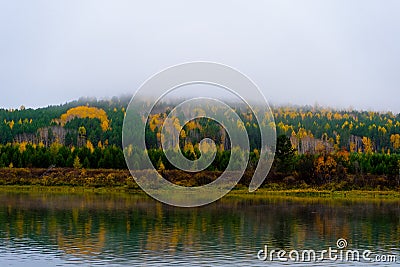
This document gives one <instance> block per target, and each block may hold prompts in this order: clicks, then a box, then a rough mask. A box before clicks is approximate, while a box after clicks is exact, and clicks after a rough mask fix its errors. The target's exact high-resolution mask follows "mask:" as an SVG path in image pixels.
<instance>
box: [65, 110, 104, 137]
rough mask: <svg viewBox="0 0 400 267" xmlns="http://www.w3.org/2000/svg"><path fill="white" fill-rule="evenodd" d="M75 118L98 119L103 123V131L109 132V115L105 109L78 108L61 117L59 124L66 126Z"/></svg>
mask: <svg viewBox="0 0 400 267" xmlns="http://www.w3.org/2000/svg"><path fill="white" fill-rule="evenodd" d="M74 118H89V119H95V118H97V119H99V120H100V122H101V129H102V130H103V131H107V129H108V128H109V124H110V122H109V120H108V117H107V113H106V112H105V111H104V110H103V109H100V108H96V107H87V106H78V107H75V108H71V109H69V110H68V111H67V112H66V113H64V114H62V115H61V117H60V119H59V122H60V123H61V125H65V124H66V123H67V122H69V121H71V120H72V119H74Z"/></svg>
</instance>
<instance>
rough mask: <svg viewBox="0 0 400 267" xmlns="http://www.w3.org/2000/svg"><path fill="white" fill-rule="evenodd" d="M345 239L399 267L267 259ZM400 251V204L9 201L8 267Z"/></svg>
mask: <svg viewBox="0 0 400 267" xmlns="http://www.w3.org/2000/svg"><path fill="white" fill-rule="evenodd" d="M338 238H345V239H346V240H347V244H348V246H347V248H345V249H357V250H359V251H360V253H361V252H363V251H364V250H366V249H368V250H371V251H372V254H371V257H375V256H376V255H383V256H384V257H385V256H386V255H394V256H395V257H396V260H397V262H395V263H388V262H386V263H382V262H381V263H377V262H375V263H367V262H353V261H351V262H349V261H336V262H335V261H329V260H325V261H323V262H313V261H312V262H306V263H304V262H298V263H294V262H293V261H290V260H289V261H288V262H286V263H285V262H278V261H277V259H273V261H270V260H269V259H267V260H266V261H261V260H259V259H258V258H257V252H258V251H259V250H261V249H263V248H264V247H265V245H267V246H268V249H271V250H272V249H276V250H279V249H284V250H286V251H287V252H289V251H290V250H293V249H295V250H298V251H300V252H301V251H302V250H309V249H313V250H316V251H317V253H318V251H321V250H323V249H328V247H332V249H337V246H336V241H337V239H338ZM399 245H400V202H399V201H381V200H377V201H366V202H360V201H357V202H352V201H343V200H342V201H338V200H327V199H318V198H308V199H295V198H283V197H269V198H267V199H263V200H254V199H248V198H247V199H240V198H226V197H225V198H223V199H222V200H220V201H218V202H215V203H213V204H211V205H208V206H205V207H201V208H192V209H187V208H175V207H170V206H167V205H163V204H161V203H159V202H156V201H154V200H152V199H150V198H147V197H145V196H143V195H129V194H125V195H115V194H61V193H0V266H75V265H77V266H78V265H79V266H82V265H83V266H97V265H105V266H171V265H178V266H179V265H182V266H271V265H275V266H285V265H289V264H295V266H337V265H339V266H395V265H399V262H400V250H399ZM374 259H375V258H374Z"/></svg>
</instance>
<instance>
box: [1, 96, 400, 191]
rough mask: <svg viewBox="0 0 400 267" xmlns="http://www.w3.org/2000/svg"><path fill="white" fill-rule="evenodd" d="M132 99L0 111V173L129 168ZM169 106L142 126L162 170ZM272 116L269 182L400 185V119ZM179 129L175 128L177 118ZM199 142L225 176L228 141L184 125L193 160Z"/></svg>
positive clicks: (279, 109) (248, 119)
mask: <svg viewBox="0 0 400 267" xmlns="http://www.w3.org/2000/svg"><path fill="white" fill-rule="evenodd" d="M129 100H130V98H129V97H120V98H118V97H113V98H112V99H109V100H97V99H94V98H81V99H79V100H78V101H73V102H69V103H66V104H63V105H58V106H49V107H46V108H39V109H26V108H25V107H24V106H21V107H20V108H19V109H7V110H6V109H0V167H2V168H48V167H50V166H53V167H54V166H55V167H71V168H87V169H89V168H90V169H95V168H105V169H126V168H127V167H126V163H125V160H124V155H123V150H122V139H121V136H122V125H123V120H124V116H125V115H126V111H125V109H126V107H127V105H128V103H129ZM171 108H173V106H171V104H165V103H164V104H163V103H161V104H160V105H159V106H158V107H157V109H156V112H154V113H153V114H151V116H150V117H149V118H148V120H147V121H146V145H147V148H148V152H147V153H148V155H149V157H150V158H151V161H152V162H153V165H154V166H155V167H156V168H157V169H158V170H160V171H167V170H173V169H174V166H173V165H172V164H170V163H169V162H168V160H167V159H166V157H165V155H164V153H163V151H162V149H161V148H160V147H161V142H160V139H161V137H160V132H161V128H162V125H163V122H164V120H165V118H166V116H167V115H168V114H169V112H170V110H171ZM236 112H237V113H238V115H239V117H240V118H241V120H242V122H240V123H239V122H238V124H237V127H242V128H244V129H246V131H247V133H248V136H249V141H250V147H251V152H250V160H249V163H248V170H249V171H251V170H253V169H254V168H255V166H256V165H257V162H258V157H259V150H260V133H259V129H258V128H259V124H258V122H257V121H256V119H255V116H254V114H253V113H252V112H251V111H249V110H247V109H246V108H241V107H238V108H236ZM272 112H273V114H274V119H275V125H274V126H276V131H277V136H278V142H277V150H276V156H275V161H274V164H273V168H272V171H271V174H270V176H271V177H272V178H271V179H272V180H282V181H283V180H285V179H286V180H285V181H286V182H296V183H297V182H301V183H307V184H322V183H327V182H331V181H341V180H343V179H345V178H348V177H350V178H351V179H358V178H357V177H364V175H376V176H379V177H375V178H376V179H378V178H379V179H380V181H381V182H382V184H383V185H387V186H398V183H399V176H400V171H399V166H400V154H399V153H400V114H397V115H396V114H392V113H390V112H387V113H380V112H370V111H355V110H334V109H329V108H322V107H311V106H303V107H297V106H276V107H272ZM176 123H177V125H178V126H180V125H179V118H176ZM261 123H262V122H261ZM204 137H209V138H211V139H213V140H214V141H215V143H216V145H217V154H216V158H215V160H214V162H213V163H212V164H211V165H210V166H209V167H208V168H207V171H223V170H224V169H225V168H226V166H227V163H228V162H229V158H230V149H231V148H230V142H229V136H228V135H227V134H226V132H225V131H224V130H223V129H222V128H221V127H220V126H219V125H218V124H217V123H215V122H214V121H212V120H208V119H204V118H203V119H196V120H193V121H190V122H189V123H187V124H186V125H185V126H184V127H183V130H182V131H181V133H180V138H179V147H180V148H181V150H182V151H183V154H184V155H185V156H186V157H187V158H188V159H192V160H194V159H196V158H198V157H199V156H200V150H201V149H200V148H199V141H200V140H201V139H203V138H204ZM202 149H204V148H202Z"/></svg>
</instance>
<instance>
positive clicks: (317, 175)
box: [0, 135, 400, 189]
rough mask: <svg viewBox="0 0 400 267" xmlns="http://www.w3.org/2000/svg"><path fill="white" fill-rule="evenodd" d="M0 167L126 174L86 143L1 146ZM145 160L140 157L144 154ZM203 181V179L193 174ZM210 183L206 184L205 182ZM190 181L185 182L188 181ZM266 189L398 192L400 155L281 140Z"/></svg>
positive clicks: (226, 155)
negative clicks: (310, 147) (312, 150)
mask: <svg viewBox="0 0 400 267" xmlns="http://www.w3.org/2000/svg"><path fill="white" fill-rule="evenodd" d="M0 153H1V156H0V167H3V168H48V167H57V168H64V167H69V168H74V169H81V168H83V169H97V168H100V169H127V167H126V163H125V158H124V155H123V151H122V149H121V148H119V147H117V146H115V145H110V146H106V147H104V146H103V147H94V146H93V145H92V144H91V143H90V142H89V141H88V142H87V143H86V144H85V145H84V146H82V147H79V148H78V147H77V148H75V147H72V148H70V147H67V146H63V145H61V144H58V143H53V144H52V145H51V146H49V147H45V146H38V145H32V144H27V143H22V144H13V145H12V144H8V145H0ZM143 153H144V154H143V155H145V152H143ZM146 154H147V155H148V156H149V158H150V159H151V161H152V163H153V166H154V168H156V169H157V170H158V171H159V172H160V173H163V174H165V175H166V176H169V179H170V180H171V181H174V182H178V183H181V184H182V182H183V184H185V181H188V184H189V185H198V183H199V181H193V179H192V178H190V177H192V175H189V176H190V177H189V176H188V174H187V173H185V172H183V171H179V170H176V168H175V167H174V166H173V165H172V164H171V163H170V162H169V161H168V160H167V158H166V157H165V155H164V153H163V151H162V150H161V149H149V150H148V151H147V152H146ZM183 154H184V155H185V156H186V157H187V158H189V159H196V158H198V157H199V156H200V150H199V149H198V146H195V147H194V148H193V147H191V148H190V149H186V150H183ZM230 156H231V155H230V151H228V150H226V151H221V150H218V151H217V154H216V158H215V159H214V161H213V163H212V164H211V165H210V166H209V167H208V168H207V169H206V170H205V172H207V173H208V174H207V176H209V177H214V176H215V175H214V176H210V175H209V174H210V173H212V172H214V173H219V172H222V171H224V170H225V169H226V166H227V164H228V162H229V160H235V159H230V158H231V157H230ZM258 161H259V151H258V150H257V149H254V150H253V151H252V152H251V153H250V158H249V162H248V165H247V170H246V174H245V175H244V177H243V178H242V180H241V182H240V183H241V184H243V185H248V184H249V182H250V180H251V177H252V172H254V169H255V167H256V166H257V163H258ZM196 177H203V178H202V179H203V180H207V182H210V181H211V180H212V179H214V178H216V177H217V176H215V177H214V178H209V179H205V178H204V177H205V175H203V174H201V173H200V174H198V176H196ZM210 179H211V180H210ZM189 181H190V182H189ZM265 183H266V184H265V185H268V184H271V183H272V184H273V183H276V184H281V185H284V187H285V188H286V187H287V186H293V187H302V186H318V187H321V186H328V185H329V186H332V185H334V186H335V187H336V188H339V189H354V188H369V189H374V188H377V187H378V188H381V189H384V188H392V189H393V188H399V186H400V155H399V154H387V153H360V152H353V153H350V152H348V151H346V150H340V151H336V152H332V153H321V154H298V153H297V152H296V151H295V149H294V148H293V146H292V144H291V142H290V139H289V138H288V137H287V136H285V135H281V136H279V137H278V140H277V149H276V154H275V161H274V163H273V166H272V169H271V171H270V173H269V175H268V177H267V179H266V182H265Z"/></svg>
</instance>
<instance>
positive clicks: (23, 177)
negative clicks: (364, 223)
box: [0, 168, 400, 200]
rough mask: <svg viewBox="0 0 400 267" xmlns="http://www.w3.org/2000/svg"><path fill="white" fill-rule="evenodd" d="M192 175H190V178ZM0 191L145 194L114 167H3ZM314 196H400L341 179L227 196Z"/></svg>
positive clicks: (243, 189)
mask: <svg viewBox="0 0 400 267" xmlns="http://www.w3.org/2000/svg"><path fill="white" fill-rule="evenodd" d="M163 174H166V175H167V176H169V177H173V179H175V181H174V182H176V181H177V180H178V181H179V184H181V185H185V186H193V181H194V180H195V179H203V180H206V179H205V178H204V177H209V178H208V179H209V180H211V181H212V180H214V179H215V178H216V177H218V176H219V175H220V173H218V172H206V173H203V174H202V176H201V177H200V176H193V175H192V176H190V175H185V176H182V177H180V176H179V174H178V175H177V172H174V171H171V172H168V173H163ZM188 177H190V179H188ZM0 191H2V192H60V193H115V194H119V193H129V194H143V195H146V194H145V193H144V191H143V190H141V188H140V187H139V186H138V185H137V184H136V182H135V180H134V179H133V178H132V176H131V174H130V173H129V171H128V170H112V169H73V168H54V169H50V170H49V169H36V168H32V169H25V168H24V169H18V168H0ZM274 196H279V197H296V198H302V197H307V198H308V197H313V198H334V199H349V198H351V199H394V200H396V199H399V200H400V190H399V189H398V188H395V189H392V188H381V187H377V188H369V187H365V188H350V189H348V187H341V186H340V183H331V184H324V185H320V186H317V185H307V184H305V183H302V184H300V185H299V184H295V185H294V184H290V183H287V182H285V181H282V182H280V183H279V182H276V181H274V182H268V181H267V183H265V184H264V185H263V186H262V188H259V189H258V190H257V191H256V192H253V193H250V192H248V187H247V186H246V185H243V184H239V185H237V186H236V187H235V188H234V189H233V190H232V191H231V192H230V193H229V194H228V197H241V198H265V197H274Z"/></svg>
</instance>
